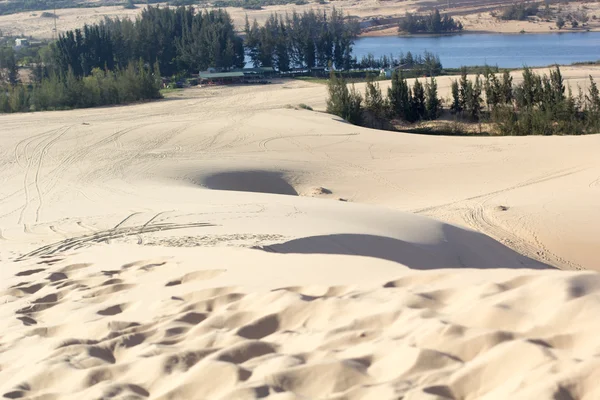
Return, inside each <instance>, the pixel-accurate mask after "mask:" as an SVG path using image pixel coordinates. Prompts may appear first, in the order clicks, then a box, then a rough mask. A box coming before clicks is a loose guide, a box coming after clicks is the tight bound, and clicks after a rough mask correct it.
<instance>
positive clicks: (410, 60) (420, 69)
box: [355, 51, 442, 76]
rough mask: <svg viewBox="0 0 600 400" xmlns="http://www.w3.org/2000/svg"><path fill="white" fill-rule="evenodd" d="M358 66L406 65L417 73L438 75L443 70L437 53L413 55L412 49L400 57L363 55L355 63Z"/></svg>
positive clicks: (390, 66)
mask: <svg viewBox="0 0 600 400" xmlns="http://www.w3.org/2000/svg"><path fill="white" fill-rule="evenodd" d="M355 66H356V67H357V68H361V69H368V68H396V67H400V66H402V67H404V68H408V69H411V71H412V72H413V73H414V74H416V75H423V74H425V75H429V76H436V75H439V74H440V73H441V72H442V63H441V61H440V57H439V56H438V55H437V54H433V53H430V52H428V51H425V52H424V53H423V54H422V55H421V54H417V55H413V54H412V53H411V52H410V51H409V52H407V53H406V54H404V53H400V55H399V56H398V57H395V56H394V55H392V54H390V55H389V56H387V55H383V56H381V57H378V58H375V56H373V55H372V54H368V55H366V56H363V57H362V58H361V59H360V60H358V61H357V62H356V63H355Z"/></svg>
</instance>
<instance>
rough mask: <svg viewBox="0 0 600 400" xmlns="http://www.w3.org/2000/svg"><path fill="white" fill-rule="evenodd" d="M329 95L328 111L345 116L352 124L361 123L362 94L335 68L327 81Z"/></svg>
mask: <svg viewBox="0 0 600 400" xmlns="http://www.w3.org/2000/svg"><path fill="white" fill-rule="evenodd" d="M327 90H328V92H329V96H328V98H327V112H328V113H330V114H334V115H337V116H339V117H342V118H344V119H345V120H346V121H348V122H350V123H351V124H359V123H360V122H361V121H362V108H361V106H362V96H361V95H360V93H358V91H356V89H355V88H354V85H352V90H348V85H347V84H346V80H345V79H344V78H343V77H338V76H337V75H336V74H335V72H334V71H333V69H331V72H330V74H329V82H328V83H327Z"/></svg>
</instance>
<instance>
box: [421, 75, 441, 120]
mask: <svg viewBox="0 0 600 400" xmlns="http://www.w3.org/2000/svg"><path fill="white" fill-rule="evenodd" d="M425 98H426V100H425V109H426V113H425V115H426V117H427V119H430V120H434V119H437V118H438V117H439V115H440V113H441V111H442V105H441V102H440V99H439V98H438V90H437V82H436V80H435V78H434V77H433V76H432V77H431V78H430V79H429V82H425Z"/></svg>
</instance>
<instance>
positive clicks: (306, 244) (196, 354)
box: [0, 68, 600, 400]
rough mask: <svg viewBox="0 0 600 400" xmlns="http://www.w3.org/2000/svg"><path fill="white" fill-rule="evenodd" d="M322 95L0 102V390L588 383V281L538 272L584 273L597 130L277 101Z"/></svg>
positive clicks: (441, 394)
mask: <svg viewBox="0 0 600 400" xmlns="http://www.w3.org/2000/svg"><path fill="white" fill-rule="evenodd" d="M589 73H592V74H594V75H595V76H600V74H598V70H595V69H578V68H568V69H566V70H565V71H564V75H565V76H566V77H568V78H569V80H570V82H571V83H573V84H574V83H577V82H580V83H581V84H584V82H585V79H586V77H587V74H589ZM449 82H450V79H449V78H445V77H444V78H440V79H439V84H440V90H441V91H442V92H443V91H446V90H447V89H448V87H449ZM382 85H383V86H385V83H383V84H382ZM324 100H325V87H324V86H321V85H315V84H309V83H304V82H299V81H281V82H276V83H275V84H273V85H265V86H261V87H222V88H214V87H213V88H210V87H206V88H197V89H190V90H185V91H183V92H180V93H177V94H175V95H173V96H172V97H170V98H168V99H165V100H163V101H159V102H154V103H147V104H139V105H132V106H127V107H110V108H103V109H91V110H76V111H60V112H51V113H30V114H22V115H7V116H1V117H0V126H1V128H0V138H1V139H0V140H1V143H2V146H0V263H1V265H0V266H1V268H0V278H1V279H0V317H1V318H2V322H3V326H4V329H3V330H2V332H1V333H0V394H2V395H3V396H4V397H5V398H31V399H63V398H64V399H82V398H83V399H100V398H102V399H108V398H118V399H145V398H148V399H255V398H268V399H307V398H308V399H378V400H379V399H398V398H403V399H508V398H510V399H513V398H514V399H531V398H543V399H546V398H547V399H595V398H597V397H598V396H600V386H598V385H597V383H596V382H597V381H598V380H597V379H596V378H597V375H598V372H597V371H598V370H600V368H599V367H600V365H599V364H598V357H597V354H596V353H597V350H598V346H599V345H600V343H599V342H598V339H597V335H595V334H594V332H595V328H596V323H595V322H594V321H595V319H596V318H595V317H596V315H597V314H598V312H599V311H600V301H599V299H600V297H599V296H598V293H599V292H598V291H599V290H600V280H599V279H598V275H597V273H596V272H591V271H561V270H558V269H557V268H562V269H597V268H598V264H597V257H596V254H597V251H596V244H597V243H596V242H597V240H596V238H597V237H598V234H599V233H600V231H599V229H600V228H599V227H600V212H599V211H600V210H599V209H598V201H597V198H598V189H599V188H600V185H598V184H597V182H598V179H599V178H598V177H600V161H598V160H599V159H598V157H597V148H598V144H600V143H599V140H600V136H598V135H592V136H585V137H520V138H516V137H498V138H494V137H490V138H468V137H434V136H422V135H408V134H403V133H392V132H383V131H375V130H369V129H364V128H360V127H356V126H353V125H350V124H347V123H345V122H343V121H341V120H339V119H338V118H336V117H332V116H330V115H327V114H324V113H321V112H318V111H316V112H311V111H306V110H294V109H290V108H287V107H286V106H287V105H288V104H292V105H293V104H298V103H306V104H309V105H311V106H312V107H314V108H315V109H316V110H322V109H323V108H324ZM431 217H433V218H431Z"/></svg>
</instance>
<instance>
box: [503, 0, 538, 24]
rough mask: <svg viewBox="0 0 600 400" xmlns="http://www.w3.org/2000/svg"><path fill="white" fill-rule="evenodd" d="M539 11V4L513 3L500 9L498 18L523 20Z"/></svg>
mask: <svg viewBox="0 0 600 400" xmlns="http://www.w3.org/2000/svg"><path fill="white" fill-rule="evenodd" d="M538 11H539V4H537V3H531V4H523V3H521V4H513V5H511V6H510V7H507V8H505V9H504V10H502V13H501V14H500V16H499V18H500V19H503V20H516V21H524V20H526V19H527V18H528V17H531V16H534V15H537V13H538Z"/></svg>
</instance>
